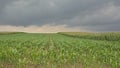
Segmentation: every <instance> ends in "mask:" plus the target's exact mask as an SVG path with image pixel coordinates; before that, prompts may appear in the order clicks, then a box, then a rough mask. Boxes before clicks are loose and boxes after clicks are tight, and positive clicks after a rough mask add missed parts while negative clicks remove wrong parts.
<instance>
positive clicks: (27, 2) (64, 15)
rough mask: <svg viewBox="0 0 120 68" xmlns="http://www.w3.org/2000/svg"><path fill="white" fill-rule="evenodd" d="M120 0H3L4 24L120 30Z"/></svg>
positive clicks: (0, 6)
mask: <svg viewBox="0 0 120 68" xmlns="http://www.w3.org/2000/svg"><path fill="white" fill-rule="evenodd" d="M119 12H120V1H119V0H4V1H3V0H0V25H13V26H30V25H37V26H43V25H47V24H49V25H67V27H68V28H70V27H71V28H73V27H78V28H79V29H85V30H90V31H119V30H120V28H119V26H120V13H119Z"/></svg>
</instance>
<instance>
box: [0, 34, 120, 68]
mask: <svg viewBox="0 0 120 68" xmlns="http://www.w3.org/2000/svg"><path fill="white" fill-rule="evenodd" d="M0 68H120V33H102V34H100V33H97V34H93V33H67V32H65V33H63V32H61V33H53V34H42V33H18V34H17V33H15V34H5V35H3V34H2V35H0Z"/></svg>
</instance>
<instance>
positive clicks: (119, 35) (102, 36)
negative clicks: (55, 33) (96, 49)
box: [59, 32, 120, 41]
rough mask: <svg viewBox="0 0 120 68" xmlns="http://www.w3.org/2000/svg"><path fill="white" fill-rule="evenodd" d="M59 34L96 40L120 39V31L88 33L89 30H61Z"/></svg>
mask: <svg viewBox="0 0 120 68" xmlns="http://www.w3.org/2000/svg"><path fill="white" fill-rule="evenodd" d="M59 34H62V35H66V36H71V37H77V38H84V39H94V40H107V41H119V40H120V32H105V33H88V32H59Z"/></svg>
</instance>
